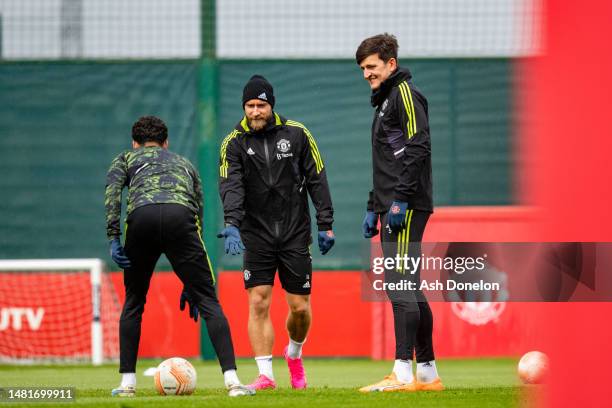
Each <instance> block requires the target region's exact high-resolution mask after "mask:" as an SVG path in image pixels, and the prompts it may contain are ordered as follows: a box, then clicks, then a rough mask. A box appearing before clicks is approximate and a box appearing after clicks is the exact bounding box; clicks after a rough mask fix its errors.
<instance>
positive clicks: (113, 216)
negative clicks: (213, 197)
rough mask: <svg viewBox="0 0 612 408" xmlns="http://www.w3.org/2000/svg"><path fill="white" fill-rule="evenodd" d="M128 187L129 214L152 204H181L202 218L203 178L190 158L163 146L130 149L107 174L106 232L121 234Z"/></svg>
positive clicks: (113, 164) (117, 235) (113, 163)
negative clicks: (125, 194)
mask: <svg viewBox="0 0 612 408" xmlns="http://www.w3.org/2000/svg"><path fill="white" fill-rule="evenodd" d="M124 187H127V188H128V195H127V215H128V216H129V215H130V213H131V212H132V211H134V210H135V209H136V208H138V207H142V206H145V205H149V204H181V205H184V206H186V207H188V208H190V209H191V210H193V211H194V213H195V214H197V215H198V216H199V217H200V219H202V209H203V203H202V182H201V180H200V175H199V174H198V172H197V170H196V169H195V168H194V167H193V165H192V164H191V162H190V161H189V160H187V159H186V158H184V157H182V156H180V155H178V154H176V153H172V152H170V151H168V150H167V149H164V148H162V147H157V146H152V147H141V148H138V149H133V150H126V151H124V152H123V153H121V154H120V155H118V156H117V157H116V158H115V159H114V160H113V162H112V163H111V166H110V169H109V170H108V173H107V174H106V194H105V200H104V205H105V207H106V235H107V236H108V238H109V239H114V238H117V237H119V236H120V235H121V228H120V219H121V191H122V190H123V188H124Z"/></svg>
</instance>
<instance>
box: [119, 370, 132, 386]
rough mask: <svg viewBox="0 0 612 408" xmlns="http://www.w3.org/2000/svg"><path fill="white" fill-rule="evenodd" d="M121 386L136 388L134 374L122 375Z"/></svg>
mask: <svg viewBox="0 0 612 408" xmlns="http://www.w3.org/2000/svg"><path fill="white" fill-rule="evenodd" d="M121 386H122V387H135V386H136V373H122V375H121Z"/></svg>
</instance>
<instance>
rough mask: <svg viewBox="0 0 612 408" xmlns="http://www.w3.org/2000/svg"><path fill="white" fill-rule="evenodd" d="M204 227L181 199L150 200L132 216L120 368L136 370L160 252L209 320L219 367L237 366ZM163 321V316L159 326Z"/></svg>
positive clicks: (129, 226) (160, 326)
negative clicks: (153, 202)
mask: <svg viewBox="0 0 612 408" xmlns="http://www.w3.org/2000/svg"><path fill="white" fill-rule="evenodd" d="M200 229H201V228H200V223H199V221H198V218H197V216H196V215H195V214H194V213H193V212H192V211H191V210H190V209H189V208H187V207H185V206H183V205H180V204H152V205H146V206H143V207H139V208H137V209H135V210H134V211H133V212H132V213H131V214H130V215H129V216H128V219H127V228H126V239H125V253H126V255H127V257H128V258H129V259H130V262H131V265H132V266H131V267H130V268H128V269H126V270H125V271H124V273H123V282H124V285H125V304H124V305H123V311H122V312H121V320H120V321H119V346H120V364H119V372H121V373H133V372H136V358H137V356H138V344H139V342H140V325H141V322H142V313H143V312H144V305H145V302H146V298H147V292H148V290H149V283H150V281H151V275H152V274H153V269H154V268H155V264H156V263H157V260H158V259H159V257H160V256H161V254H162V253H164V254H166V256H167V257H168V260H169V261H170V264H171V265H172V268H173V269H174V272H175V273H176V274H177V275H178V277H179V279H180V280H181V281H182V282H183V284H184V285H185V288H186V290H187V292H188V294H189V296H190V298H191V300H192V301H193V302H195V303H196V304H197V307H198V310H199V312H200V315H201V316H202V317H203V318H204V320H205V321H206V328H207V329H208V334H209V336H210V339H211V341H212V344H213V347H214V349H215V352H216V353H217V357H218V358H219V363H220V365H221V370H222V371H224V372H225V371H227V370H230V369H236V361H235V357H234V346H233V344H232V336H231V334H230V329H229V325H228V323H227V319H226V318H225V315H224V314H223V310H222V309H221V305H220V304H219V300H218V299H217V294H216V292H215V287H214V284H215V281H214V275H213V272H212V268H211V265H210V261H209V259H208V255H207V254H206V249H205V248H204V242H203V241H202V239H201V231H200ZM177 300H178V299H177ZM177 306H178V302H177ZM163 324H164V322H163V321H162V322H159V329H160V332H163Z"/></svg>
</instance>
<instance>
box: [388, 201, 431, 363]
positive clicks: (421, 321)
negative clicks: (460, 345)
mask: <svg viewBox="0 0 612 408" xmlns="http://www.w3.org/2000/svg"><path fill="white" fill-rule="evenodd" d="M429 215H430V214H429V213H428V212H424V211H417V210H408V214H406V216H407V217H406V218H407V222H406V224H407V225H406V227H405V228H404V229H403V230H402V231H399V232H391V231H390V230H389V228H387V214H383V215H382V217H381V226H382V231H381V243H382V247H383V254H384V256H385V257H393V258H395V257H396V256H397V255H400V257H403V255H405V254H407V255H408V257H409V258H415V257H419V256H421V241H422V240H423V232H424V231H425V226H426V225H427V221H428V220H429ZM411 272H414V273H411ZM420 272H421V271H420V265H419V268H418V269H417V270H416V271H411V270H410V268H406V269H403V268H400V269H397V268H393V269H389V270H385V281H386V282H393V283H397V282H399V281H402V280H403V281H409V282H413V283H414V284H415V285H416V288H418V285H419V284H420V282H421V277H420ZM387 296H388V297H389V300H390V301H391V306H392V307H393V322H394V326H395V358H396V359H398V360H412V357H413V353H414V352H416V361H417V362H419V363H420V362H426V361H431V360H434V359H435V357H434V350H433V341H432V333H433V315H432V313H431V308H430V307H429V303H427V298H426V297H425V295H424V294H423V292H422V291H420V290H418V289H416V290H403V291H395V290H394V291H390V290H388V291H387Z"/></svg>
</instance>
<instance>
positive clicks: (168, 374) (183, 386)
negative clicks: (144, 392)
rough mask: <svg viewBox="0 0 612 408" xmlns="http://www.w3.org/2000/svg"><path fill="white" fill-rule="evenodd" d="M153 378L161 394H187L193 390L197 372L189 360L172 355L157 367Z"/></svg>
mask: <svg viewBox="0 0 612 408" xmlns="http://www.w3.org/2000/svg"><path fill="white" fill-rule="evenodd" d="M154 379H155V389H157V392H159V393H160V394H161V395H189V394H191V393H193V391H194V390H195V387H196V380H197V374H196V370H195V368H193V366H192V365H191V363H190V362H189V361H187V360H185V359H184V358H180V357H172V358H169V359H167V360H165V361H163V362H162V363H161V364H160V365H159V366H158V367H157V371H156V372H155V376H154Z"/></svg>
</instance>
